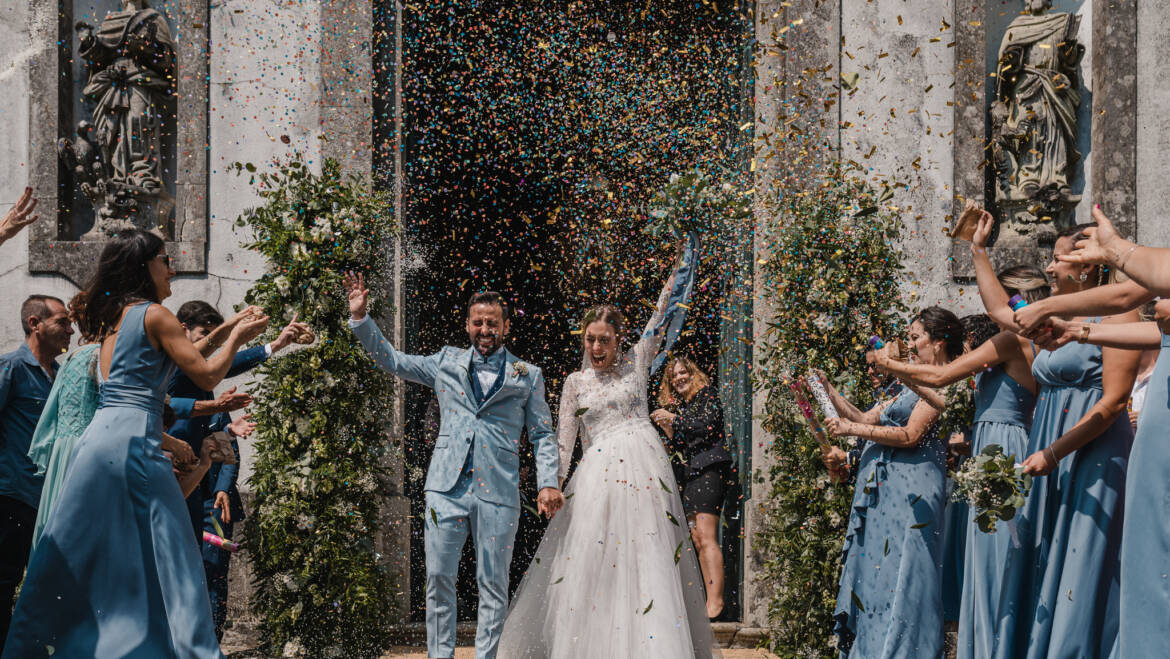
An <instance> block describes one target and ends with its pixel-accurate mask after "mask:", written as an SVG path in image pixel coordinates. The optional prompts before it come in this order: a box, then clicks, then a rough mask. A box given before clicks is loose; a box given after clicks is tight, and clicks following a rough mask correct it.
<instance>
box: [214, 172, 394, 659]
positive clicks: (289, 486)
mask: <svg viewBox="0 0 1170 659" xmlns="http://www.w3.org/2000/svg"><path fill="white" fill-rule="evenodd" d="M235 169H236V171H237V172H239V173H241V174H246V175H250V176H251V181H252V183H253V185H255V186H256V188H257V192H258V194H259V196H260V198H261V200H262V202H263V203H262V205H261V206H259V207H257V208H254V209H251V210H249V211H247V212H245V213H244V214H243V215H242V216H241V217H240V218H239V219H238V220H237V225H238V226H240V227H246V228H247V229H249V230H250V233H251V234H252V238H253V239H252V242H251V243H250V244H248V245H247V247H248V248H250V249H254V250H256V251H258V252H260V253H261V254H263V255H264V257H265V258H266V259H267V260H268V263H269V269H268V271H267V272H266V273H264V274H263V275H261V276H260V278H259V279H258V280H257V281H256V283H255V284H254V285H253V287H252V288H251V290H249V291H248V294H247V296H246V301H247V302H248V303H250V304H257V305H260V306H261V307H263V308H264V310H265V312H266V313H267V314H268V315H269V316H270V317H271V318H272V319H273V320H272V326H273V327H274V328H280V327H282V326H283V325H284V324H285V323H286V322H288V321H289V320H291V318H292V316H293V314H294V313H295V314H297V315H298V318H299V320H301V321H304V322H306V323H308V324H309V326H310V327H312V328H313V330H314V331H315V335H316V336H315V337H312V339H315V341H314V342H312V343H311V345H307V346H305V347H304V348H302V349H300V350H296V351H293V352H291V354H288V355H285V356H282V357H281V358H280V359H275V360H272V361H270V362H268V363H266V364H265V365H264V366H262V367H261V373H262V375H263V376H264V377H263V378H262V379H261V380H260V381H259V382H258V383H257V384H256V386H255V389H254V395H255V397H256V402H255V403H254V404H253V407H252V411H253V414H254V415H255V421H256V422H257V430H256V435H255V437H256V440H255V448H256V452H257V457H256V462H255V468H254V470H253V475H252V477H251V480H250V483H251V486H252V489H253V492H254V493H255V497H256V498H255V504H254V511H253V512H252V514H251V516H250V517H249V519H248V523H247V527H246V539H247V548H248V552H249V554H250V555H249V559H250V561H251V566H252V570H253V573H254V575H255V584H256V590H255V592H254V594H253V599H252V607H253V609H254V610H255V611H256V612H257V613H259V615H260V616H261V633H262V638H263V643H264V645H265V647H266V651H267V652H269V653H271V654H284V655H285V656H289V655H290V654H291V655H294V656H297V655H299V656H311V657H354V656H378V655H379V654H381V652H382V651H383V650H384V649H385V648H386V647H387V646H388V630H389V625H390V623H391V620H392V616H393V615H394V609H395V599H394V596H393V593H394V592H395V591H399V590H401V587H400V586H399V585H397V584H396V582H395V578H394V576H393V575H392V574H391V573H390V572H389V571H388V570H387V569H386V566H385V565H384V563H385V561H384V560H382V557H381V556H379V554H378V553H377V552H376V551H375V546H374V539H375V537H376V536H377V535H378V532H379V525H378V514H377V513H378V506H379V501H380V500H381V498H382V497H381V492H382V489H383V488H382V487H381V484H380V483H381V480H380V479H381V476H382V469H383V468H382V465H384V464H386V461H387V452H388V451H390V450H392V448H391V443H390V441H389V438H388V436H387V433H386V422H385V419H387V418H389V417H390V416H391V415H390V408H389V405H390V404H391V400H392V392H393V389H392V387H391V383H390V381H389V379H388V378H387V377H386V376H385V375H384V374H382V373H381V372H380V371H377V370H375V369H373V368H371V367H370V361H369V358H368V357H367V356H366V355H365V353H364V351H363V350H362V348H361V346H360V345H359V344H358V343H357V342H356V340H355V339H354V337H353V334H352V332H351V331H350V330H349V328H348V327H347V326H346V318H347V317H348V311H347V306H346V300H345V298H344V296H343V295H342V293H341V291H342V274H343V273H344V272H345V271H347V270H351V271H355V272H363V273H365V275H366V281H371V280H372V281H375V282H376V281H378V280H379V279H381V278H382V277H383V276H384V275H385V273H386V272H387V271H388V265H389V264H388V263H387V260H386V254H388V253H390V250H387V249H386V245H387V243H388V242H389V240H390V239H391V238H392V236H393V232H394V224H393V221H392V219H391V218H392V216H391V213H390V210H389V209H390V208H391V206H390V204H389V200H388V199H387V198H386V197H385V196H383V195H382V194H381V193H379V192H374V191H372V188H371V186H370V185H369V184H368V183H367V182H366V181H364V180H357V179H351V178H346V177H343V176H342V174H341V167H340V165H339V164H338V163H337V162H336V161H333V160H326V161H325V162H324V163H323V164H322V165H321V172H320V174H314V173H312V172H310V171H309V170H308V168H307V167H306V166H305V164H304V163H303V162H302V161H301V160H300V159H299V158H298V157H293V158H292V159H291V160H287V161H283V162H277V163H274V164H273V166H272V168H271V169H270V170H268V171H265V172H263V173H256V167H255V166H254V165H252V164H242V165H241V164H237V165H236V166H235ZM371 289H373V290H374V291H377V290H378V287H377V286H371ZM375 305H377V301H376V300H375ZM374 313H377V310H376V309H375V311H374ZM273 331H276V330H273ZM305 338H306V339H308V338H309V337H305Z"/></svg>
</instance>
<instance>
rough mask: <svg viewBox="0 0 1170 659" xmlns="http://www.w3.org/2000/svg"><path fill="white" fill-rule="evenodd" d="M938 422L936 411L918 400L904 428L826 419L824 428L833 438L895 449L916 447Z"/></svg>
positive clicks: (928, 404)
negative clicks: (865, 440)
mask: <svg viewBox="0 0 1170 659" xmlns="http://www.w3.org/2000/svg"><path fill="white" fill-rule="evenodd" d="M937 420H938V410H936V409H934V407H932V406H931V405H930V403H928V402H926V401H924V400H920V401H918V402H917V403H915V405H914V410H913V411H912V412H910V420H909V421H907V422H906V425H905V426H879V425H871V424H868V423H857V422H854V421H846V420H845V419H826V420H825V428H826V429H827V430H828V431H829V432H830V433H831V434H832V435H833V436H834V437H847V436H850V435H852V436H854V437H863V438H865V439H868V440H871V441H873V442H877V443H878V444H883V445H885V446H893V447H897V448H909V447H911V446H917V445H918V442H920V441H922V438H923V437H924V436H925V435H926V431H927V430H929V429H930V426H932V425H933V424H934V422H935V421H937Z"/></svg>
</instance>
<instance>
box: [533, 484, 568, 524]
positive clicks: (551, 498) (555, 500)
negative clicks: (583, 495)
mask: <svg viewBox="0 0 1170 659" xmlns="http://www.w3.org/2000/svg"><path fill="white" fill-rule="evenodd" d="M564 505H565V496H564V495H563V494H561V491H560V490H558V489H557V488H555V487H546V488H543V489H541V491H540V492H538V493H537V495H536V511H537V512H539V513H540V514H541V515H544V516H545V517H547V518H549V519H552V518H553V515H556V514H557V511H559V510H560V509H561V507H562V506H564Z"/></svg>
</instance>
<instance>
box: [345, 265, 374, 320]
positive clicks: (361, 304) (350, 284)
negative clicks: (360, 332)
mask: <svg viewBox="0 0 1170 659" xmlns="http://www.w3.org/2000/svg"><path fill="white" fill-rule="evenodd" d="M345 292H346V296H347V297H348V298H349V317H350V319H352V320H354V321H358V320H362V319H363V318H365V317H366V307H367V306H368V305H369V302H370V289H368V288H366V276H365V275H364V274H362V273H360V272H359V273H358V274H356V275H355V274H354V273H352V272H346V273H345Z"/></svg>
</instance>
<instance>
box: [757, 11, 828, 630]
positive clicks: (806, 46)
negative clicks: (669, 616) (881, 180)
mask: <svg viewBox="0 0 1170 659" xmlns="http://www.w3.org/2000/svg"><path fill="white" fill-rule="evenodd" d="M840 16H841V14H840V4H839V3H838V2H823V1H820V0H795V1H793V2H781V1H780V0H759V1H758V2H757V3H756V40H757V49H758V50H757V53H756V87H755V99H756V129H755V130H756V157H755V159H754V161H753V167H754V171H755V174H756V190H757V203H756V213H755V215H756V230H755V248H754V249H755V257H756V260H757V262H758V261H759V260H760V259H766V258H768V257H769V255H770V254H771V249H770V244H771V231H772V230H773V229H774V227H775V224H774V220H773V218H771V217H770V214H771V212H772V211H771V209H770V203H769V191H770V190H771V189H772V188H773V186H774V184H775V183H776V179H777V177H787V178H790V180H793V181H799V180H800V171H801V169H802V168H814V167H816V166H817V165H818V164H820V163H823V162H824V161H825V160H829V159H832V158H835V157H836V155H837V150H838V149H839V147H840V139H839V130H838V126H839V123H840V115H839V103H838V100H839V99H838V89H839V87H838V83H837V81H838V80H839V79H840V78H839V76H840V68H839V59H840V48H839V46H838V42H839V41H840V25H841V22H840ZM791 122H799V125H800V126H802V127H803V130H802V131H801V134H800V135H793V136H792V137H793V139H792V140H791V141H785V140H781V136H782V135H783V134H784V132H785V130H786V128H785V125H786V124H788V125H791ZM765 283H766V282H764V281H763V278H762V277H761V276H759V275H758V274H757V275H756V276H755V281H754V284H753V293H754V303H753V312H752V313H753V327H754V337H753V339H754V341H756V342H759V341H761V340H763V339H762V338H761V337H762V334H763V331H764V330H765V329H766V328H767V326H768V322H769V321H770V320H771V318H772V314H773V312H772V309H771V308H770V307H769V306H768V304H767V299H766V297H765V293H766V291H765ZM761 352H762V351H756V354H760V353H761ZM765 402H766V394H765V393H762V392H756V393H755V394H754V395H753V397H752V455H751V460H752V462H751V467H752V472H753V473H752V478H751V484H750V489H749V490H748V491H747V492H746V493H745V499H746V500H745V501H744V537H745V545H746V547H745V552H746V555H745V557H744V575H743V580H744V584H743V589H744V590H743V593H744V595H743V599H744V612H743V625H744V627H747V628H763V627H766V626H767V622H768V601H769V599H770V592H769V591H768V589H766V588H764V587H763V586H762V585H761V584H760V583H758V582H757V578H758V575H759V573H760V572H761V570H762V569H763V565H764V563H765V562H766V561H767V560H768V557H767V556H762V555H760V554H759V553H758V552H757V551H755V550H754V549H752V548H753V546H754V543H753V539H754V537H755V536H756V534H757V533H758V532H759V530H760V525H761V521H762V520H761V515H762V514H761V512H760V503H761V501H760V497H763V496H766V495H767V493H768V491H769V489H770V487H771V483H770V482H769V481H768V478H767V476H768V471H769V469H770V468H771V466H772V456H771V447H772V441H773V438H772V437H771V435H769V434H768V432H767V431H766V430H764V428H763V426H762V425H761V422H760V420H761V419H763V416H764V405H765Z"/></svg>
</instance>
